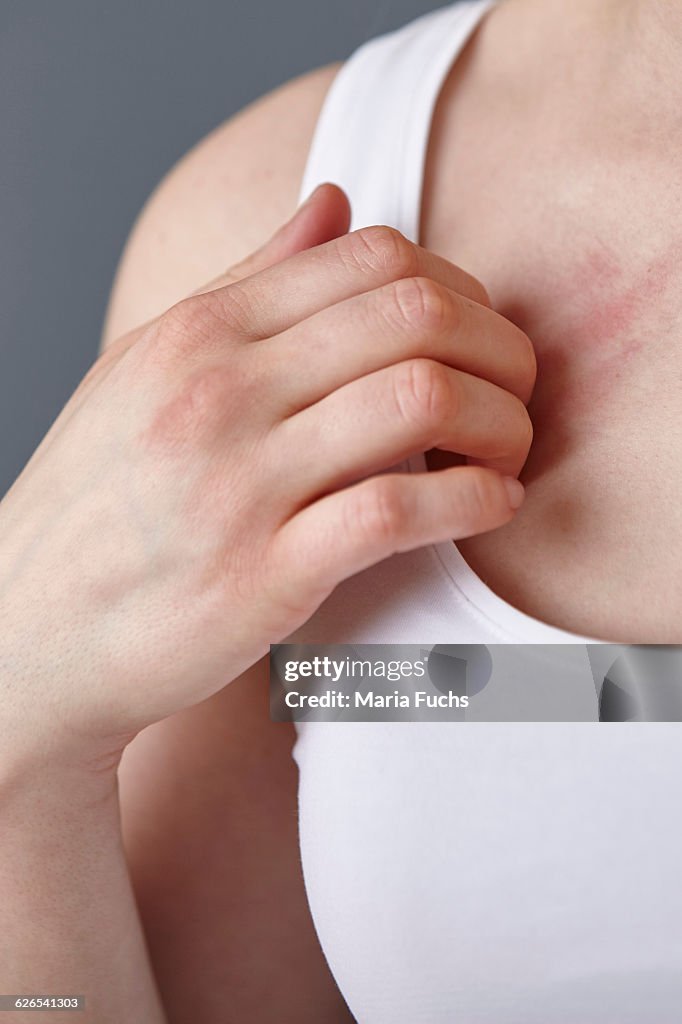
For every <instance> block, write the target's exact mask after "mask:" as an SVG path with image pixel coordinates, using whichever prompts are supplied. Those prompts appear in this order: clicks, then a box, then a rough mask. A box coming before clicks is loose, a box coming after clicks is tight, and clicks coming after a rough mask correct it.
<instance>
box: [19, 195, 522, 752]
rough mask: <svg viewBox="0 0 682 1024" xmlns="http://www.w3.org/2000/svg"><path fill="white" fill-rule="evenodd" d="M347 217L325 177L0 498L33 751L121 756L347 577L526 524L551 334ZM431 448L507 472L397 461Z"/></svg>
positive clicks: (116, 375) (123, 355)
mask: <svg viewBox="0 0 682 1024" xmlns="http://www.w3.org/2000/svg"><path fill="white" fill-rule="evenodd" d="M348 223H349V207H348V201H347V198H346V196H345V194H344V193H343V192H342V191H341V190H340V189H339V188H338V187H336V186H334V185H331V184H327V185H324V186H322V187H321V188H320V189H318V190H317V191H316V193H315V194H314V197H313V198H312V200H311V201H310V202H309V203H308V204H307V205H305V206H304V207H302V208H301V209H300V210H299V211H298V212H297V214H296V215H295V216H294V218H293V219H292V221H290V222H289V223H288V224H287V225H285V226H284V228H282V229H280V231H279V232H278V233H277V234H276V235H275V236H274V237H273V238H272V239H271V240H270V241H269V242H268V243H267V244H266V245H265V246H264V247H263V248H262V249H260V250H258V251H257V252H256V253H254V254H253V255H252V256H251V257H249V258H248V259H247V260H246V261H244V263H242V264H240V265H239V266H237V267H234V268H232V270H231V271H229V272H228V273H227V274H226V275H224V277H223V278H221V279H218V280H217V281H214V282H213V283H212V284H211V285H209V286H207V288H206V289H204V290H202V291H200V292H198V293H195V294H194V295H193V296H190V297H189V298H187V299H185V300H183V301H181V302H179V303H177V304H176V305H175V306H173V307H172V308H171V309H169V310H168V311H167V312H166V313H164V314H163V315H162V316H160V317H159V318H158V319H156V320H154V321H153V322H151V323H149V324H146V325H145V326H143V327H142V328H140V329H138V330H136V331H134V332H132V333H131V334H129V335H127V336H126V337H124V338H122V339H120V340H119V341H118V342H116V343H115V344H114V345H113V346H112V347H111V348H110V349H109V350H107V351H106V352H105V354H104V355H103V356H102V357H101V358H100V359H98V360H97V362H96V363H95V364H94V366H93V367H92V368H91V370H90V371H89V372H88V374H87V375H86V377H85V378H84V379H83V381H82V382H81V384H80V385H79V387H78V388H77V389H76V391H75V392H74V394H73V396H72V397H71V399H70V400H69V402H68V403H67V405H66V406H65V408H64V409H63V411H62V412H61V414H60V415H59V417H58V418H57V420H56V421H55V423H54V424H53V426H52V427H51V429H50V430H49V432H48V433H47V435H46V436H45V438H44V440H43V441H42V443H41V444H40V446H39V448H38V449H37V451H36V452H35V454H34V456H33V457H32V459H31V460H30V462H29V463H28V465H27V466H26V468H25V470H24V472H23V473H22V474H21V476H20V477H19V479H18V480H17V482H16V483H15V485H14V486H13V487H12V489H11V490H10V491H9V493H8V494H7V496H6V497H5V499H4V500H3V502H2V503H1V504H0V538H1V540H0V629H1V632H0V671H1V673H2V675H1V679H2V683H1V685H2V686H3V695H4V696H3V706H2V709H1V710H0V727H2V728H3V730H4V735H9V734H11V735H12V736H13V740H12V743H13V748H14V749H15V751H16V750H17V749H21V750H25V751H26V756H27V757H31V758H34V759H35V757H36V756H42V757H44V758H45V760H46V763H47V762H48V761H49V759H50V758H54V757H56V756H57V755H58V754H59V756H61V755H63V754H65V753H68V754H69V755H70V756H71V755H74V754H77V753H78V752H79V751H80V752H83V753H85V751H86V750H87V751H88V752H90V753H92V756H93V758H96V757H99V756H100V755H101V756H102V757H104V756H105V753H106V754H110V755H111V757H112V758H113V759H114V760H115V758H116V756H119V755H120V752H121V751H122V749H123V748H124V746H125V745H126V743H127V742H128V741H129V740H130V739H132V737H133V736H134V735H135V734H136V733H137V732H138V731H139V730H140V729H141V728H143V727H145V726H146V725H148V724H151V723H152V722H154V721H157V720H160V719H161V718H164V717H166V716H167V715H169V714H172V713H173V712H175V711H178V710H180V709H182V708H184V707H188V706H190V705H192V704H196V703H198V702H199V701H201V700H203V699H205V698H207V697H209V696H210V695H212V694H213V693H215V692H216V691H217V690H219V689H220V688H222V687H223V686H224V685H225V684H226V683H227V682H229V681H230V680H231V679H233V678H235V677H236V676H237V675H239V674H240V673H241V672H242V671H244V670H245V669H246V668H248V667H249V666H250V665H251V664H253V663H254V662H255V661H257V660H258V659H259V658H260V657H262V656H263V655H264V654H265V653H267V650H268V645H269V644H271V643H276V642H278V641H280V640H282V639H283V638H285V637H286V636H287V635H288V634H289V633H290V632H292V631H293V630H294V629H296V628H297V627H298V626H300V625H301V624H302V623H303V622H305V621H306V620H307V619H308V618H309V617H310V616H311V615H312V614H313V612H314V611H315V610H316V608H317V607H318V606H319V605H320V603H321V602H322V601H323V600H324V599H325V598H326V597H327V596H328V595H329V594H330V593H331V591H332V590H333V589H334V587H335V586H336V585H337V584H338V583H339V582H340V581H341V580H343V579H344V578H346V577H348V576H351V575H353V574H354V573H357V572H358V571H360V570H362V569H364V568H366V567H368V566H370V565H372V564H374V563H376V562H378V561H380V560H382V559H384V558H386V557H387V556H389V555H391V554H393V553H394V552H397V551H404V550H407V549H411V548H417V547H420V546H423V545H425V544H428V543H433V542H439V541H443V540H446V539H449V538H452V539H456V538H461V537H465V536H469V535H471V534H475V533H481V532H484V531H487V530H491V529H495V528H496V527H499V526H501V525H503V524H504V523H506V522H508V521H509V520H510V519H511V518H512V517H513V515H514V514H515V513H514V509H513V508H512V505H511V504H510V500H509V493H508V490H507V487H506V486H505V483H504V481H503V476H502V475H501V474H509V475H511V476H515V475H517V474H518V473H519V472H520V470H521V468H522V466H523V464H524V462H525V460H526V457H527V454H528V450H529V446H530V441H531V436H532V428H531V425H530V421H529V418H528V414H527V411H526V408H525V405H526V403H527V401H528V399H529V397H530V394H531V391H532V388H533V384H534V379H535V359H534V356H533V350H532V346H531V344H530V342H529V340H528V338H527V337H526V336H525V335H524V334H523V333H522V332H521V331H520V330H519V329H518V328H516V327H515V326H514V325H513V324H511V323H510V322H509V321H507V320H506V319H504V318H503V317H501V316H500V315H498V314H497V313H495V312H493V310H492V309H491V308H490V306H489V301H488V298H487V295H486V292H485V290H484V289H483V287H482V286H481V285H480V284H479V283H478V282H477V281H476V280H474V279H473V278H472V277H470V276H469V275H468V274H466V273H465V272H464V271H462V270H460V269H458V268H457V267H455V266H454V265H453V264H451V263H450V262H448V261H447V260H445V259H442V258H440V257H438V256H436V255H435V254H432V253H430V252H428V251H427V250H425V249H423V248H420V247H419V246H417V245H414V244H412V243H410V242H408V241H407V240H406V239H405V238H404V237H403V236H402V235H401V234H399V233H398V232H397V231H395V230H393V229H391V228H388V227H384V226H376V227H370V228H367V229H364V230H361V231H358V232H353V233H350V234H349V233H347V232H348ZM430 448H442V449H445V450H447V451H452V452H458V453H461V454H463V455H465V456H468V457H470V458H471V459H475V460H477V462H478V463H483V464H477V465H468V466H457V467H454V468H451V469H448V470H443V471H439V472H430V473H424V474H405V473H395V472H394V473H386V472H384V471H385V470H386V469H388V468H390V467H391V466H393V465H394V464H395V463H396V462H398V461H400V460H402V459H404V458H406V457H407V456H408V455H410V454H413V453H415V452H419V451H425V450H427V449H430ZM512 484H513V482H512ZM517 487H518V489H519V490H520V491H521V493H522V488H521V485H520V484H518V482H517ZM512 489H513V486H512Z"/></svg>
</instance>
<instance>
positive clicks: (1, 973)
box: [0, 741, 166, 1024]
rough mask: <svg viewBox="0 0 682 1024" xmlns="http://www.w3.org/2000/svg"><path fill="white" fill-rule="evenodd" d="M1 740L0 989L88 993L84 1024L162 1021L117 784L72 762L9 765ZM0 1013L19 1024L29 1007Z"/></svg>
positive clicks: (60, 1015) (55, 1016)
mask: <svg viewBox="0 0 682 1024" xmlns="http://www.w3.org/2000/svg"><path fill="white" fill-rule="evenodd" d="M3 747H4V749H3V757H2V763H1V764H0V893H1V902H2V929H1V930H0V992H2V993H6V994H28V993H34V994H36V995H38V994H39V995H60V994H61V995H81V996H84V997H85V1013H84V1014H80V1013H79V1014H78V1015H77V1017H78V1019H79V1020H82V1021H83V1024H85V1022H92V1024H95V1022H97V1024H120V1022H121V1021H124V1020H126V1021H132V1020H139V1021H144V1022H145V1024H164V1022H165V1021H166V1016H165V1014H164V1011H163V1009H162V1007H161V1003H160V1000H159V996H158V992H157V989H156V985H155V982H154V980H153V977H152V972H151V970H150V966H149V960H148V956H147V950H146V948H145V943H144V939H143V935H142V929H141V927H140V921H139V917H138V913H137V909H136V906H135V900H134V898H133V893H132V889H131V884H130V879H129V875H128V869H127V865H126V861H125V857H124V853H123V845H122V841H121V830H120V821H119V811H118V795H117V792H116V787H115V782H113V781H112V778H111V776H110V775H109V774H108V773H106V774H103V775H100V774H99V773H97V772H86V771H84V770H80V769H76V768H72V767H63V768H56V767H55V766H54V765H50V767H49V768H48V766H47V765H46V766H44V768H41V769H40V770H37V771H30V772H29V771H27V770H25V769H24V768H17V769H16V770H15V769H13V768H12V767H11V765H10V757H9V754H8V748H9V743H7V742H5V741H3ZM67 1016H68V1014H67ZM2 1017H3V1020H6V1021H7V1024H14V1022H17V1024H18V1022H21V1021H25V1019H26V1012H24V1011H17V1012H13V1011H10V1012H8V1013H3V1014H2ZM64 1018H65V1012H63V1011H57V1010H55V1011H50V1010H48V1011H44V1012H42V1013H41V1020H44V1021H46V1022H48V1024H49V1022H50V1021H63V1020H64ZM69 1019H71V1018H70V1017H69ZM74 1019H75V1018H74Z"/></svg>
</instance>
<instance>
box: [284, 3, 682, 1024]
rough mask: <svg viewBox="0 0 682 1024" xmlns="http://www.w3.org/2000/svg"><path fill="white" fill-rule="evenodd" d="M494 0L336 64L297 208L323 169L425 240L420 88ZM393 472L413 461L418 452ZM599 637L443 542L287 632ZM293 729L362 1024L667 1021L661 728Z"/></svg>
mask: <svg viewBox="0 0 682 1024" xmlns="http://www.w3.org/2000/svg"><path fill="white" fill-rule="evenodd" d="M490 6H491V2H490V0H483V2H470V3H458V4H451V5H449V6H447V7H443V8H439V9H437V10H434V11H432V12H430V13H429V14H426V15H423V16H421V17H419V18H416V19H415V20H413V21H411V22H410V23H408V24H407V25H404V26H403V27H401V28H400V29H398V30H396V31H392V32H390V33H386V34H384V35H382V36H378V37H376V38H374V39H371V40H370V41H369V42H366V43H365V44H364V45H362V46H361V47H360V48H359V49H357V50H356V51H355V52H354V53H353V54H352V55H351V57H350V59H349V60H348V61H347V62H346V63H345V64H344V65H343V66H342V68H341V69H340V71H339V72H338V74H337V76H336V78H335V79H334V81H333V83H332V86H331V89H330V90H329V92H328V94H327V96H326V98H325V102H324V104H323V106H322V109H321V112H320V117H319V121H318V123H317V126H316V131H315V135H314V138H313V141H312V145H311V149H310V153H309V157H308V162H307V166H306V169H305V174H304V178H303V181H302V184H301V190H300V197H301V199H303V198H305V197H306V196H307V195H308V194H309V193H310V192H311V191H312V189H313V188H314V187H315V186H316V185H317V184H319V183H320V182H322V181H334V182H337V183H338V184H339V185H341V186H342V187H343V188H344V189H345V190H346V192H347V194H348V196H349V198H350V201H351V204H352V215H353V216H352V223H351V230H355V229H356V228H358V227H362V226H364V225H369V224H380V223H383V224H391V225H393V226H395V227H397V228H398V229H399V230H400V231H402V232H403V233H404V234H405V235H406V236H407V237H408V238H410V239H412V240H413V241H418V239H419V211H420V206H421V190H422V178H423V168H424V160H425V154H426V149H427V143H428V137H429V129H430V125H431V119H432V113H433V109H434V106H435V102H436V100H437V98H438V95H439V92H440V89H441V87H442V84H443V82H444V79H445V77H446V75H447V72H448V70H449V69H450V67H451V65H452V63H453V61H454V59H455V58H456V56H457V54H458V53H459V52H460V51H461V49H462V47H463V45H464V43H465V42H466V40H467V38H468V37H469V35H470V33H471V32H472V30H473V29H474V27H475V26H476V25H477V23H478V22H479V20H480V18H481V16H482V15H483V14H484V13H485V11H486V10H488V8H489V7H490ZM393 468H396V467H393ZM397 468H399V469H402V470H404V471H425V470H426V468H427V467H426V464H425V461H424V456H423V455H419V456H417V457H414V458H412V459H409V460H407V461H405V462H401V463H398V464H397ZM596 639H597V638H591V637H584V636H579V635H577V634H573V633H568V632H565V631H563V630H560V629H557V628H555V627H553V626H550V625H548V624H546V623H543V622H540V621H538V620H536V619H534V618H532V617H530V616H528V615H526V614H525V613H523V612H521V611H519V610H518V609H516V608H514V607H512V606H511V605H510V604H508V603H507V602H506V601H504V600H502V599H501V598H500V597H498V596H497V595H496V594H495V593H494V592H493V591H492V590H490V588H489V587H488V586H487V585H486V584H485V583H484V582H483V581H482V580H481V579H480V578H479V577H478V576H477V575H476V574H475V573H474V572H473V570H472V569H471V568H470V567H469V565H468V564H467V563H466V562H465V560H464V558H463V557H462V556H461V554H460V553H459V551H458V549H457V547H456V546H455V544H454V543H453V542H445V543H442V544H435V545H429V546H428V547H425V548H422V549H420V550H418V551H413V552H407V553H403V554H398V555H395V556H393V557H391V558H389V559H386V560H384V561H383V562H381V563H380V564H379V565H377V566H374V567H372V568H371V569H368V570H365V571H364V572H361V573H359V574H357V575H356V576H354V577H352V578H351V579H349V580H347V581H345V582H344V583H343V584H341V585H340V586H339V587H337V588H336V590H335V591H334V593H333V594H332V595H331V596H330V597H329V598H328V599H327V600H326V601H325V602H324V603H323V605H322V606H321V607H320V609H319V610H318V611H317V612H316V614H315V615H314V616H313V617H312V618H311V619H310V620H309V621H308V622H307V623H306V624H305V625H304V626H303V627H301V628H300V629H298V630H296V631H295V632H294V633H293V634H291V635H290V636H289V637H287V638H286V642H288V643H325V644H326V643H329V644H334V643H375V644H392V643H419V644H421V643H423V644H425V645H433V644H441V643H446V644H447V643H481V644H487V643H542V644H545V643H561V644H570V643H574V644H581V643H585V642H589V641H595V640H596ZM589 685H591V686H592V687H593V686H594V683H593V682H592V679H591V677H590V680H589ZM296 728H297V741H296V745H295V748H294V757H295V760H296V762H297V764H298V767H299V770H300V782H299V829H300V844H301V856H302V863H303V872H304V878H305V884H306V890H307V894H308V900H309V903H310V909H311V913H312V917H313V921H314V923H315V927H316V929H317V933H318V936H319V939H320V943H321V945H322V949H323V951H324V953H325V956H326V958H327V960H328V963H329V966H330V968H331V971H332V973H333V975H334V977H335V979H336V981H337V983H338V986H339V988H340V990H341V992H342V993H343V995H344V997H345V998H346V1001H347V1002H348V1005H349V1007H350V1009H351V1011H352V1013H353V1014H354V1016H355V1017H356V1019H357V1020H358V1021H359V1022H360V1024H441V1022H442V1024H474V1022H475V1024H673V1022H680V1021H682V871H681V865H682V828H681V826H680V798H679V790H680V783H681V782H682V730H681V729H680V727H679V726H678V725H677V724H676V723H655V722H650V723H636V724H634V723H631V724H629V725H628V724H624V723H596V722H595V723H591V722H570V723H561V722H550V723H532V722H530V723H522V722H515V723H500V722H469V723H466V724H463V723H459V724H458V723H447V722H444V723H427V722H408V723H400V722H348V721H346V722H306V723H298V724H297V726H296Z"/></svg>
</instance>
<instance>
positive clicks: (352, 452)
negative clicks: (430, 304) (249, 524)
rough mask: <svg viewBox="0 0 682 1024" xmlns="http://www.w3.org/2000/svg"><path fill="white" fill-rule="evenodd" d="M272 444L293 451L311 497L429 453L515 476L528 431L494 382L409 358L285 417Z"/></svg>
mask: <svg viewBox="0 0 682 1024" xmlns="http://www.w3.org/2000/svg"><path fill="white" fill-rule="evenodd" d="M274 439H275V444H276V445H277V450H278V451H289V452H292V451H293V452H296V469H295V473H296V488H297V489H299V490H300V493H303V494H305V495H306V496H313V495H319V494H320V493H322V492H324V491H328V490H331V489H332V488H337V487H342V486H345V485H346V484H348V483H350V482H351V481H355V480H358V479H360V478H361V477H364V476H366V475H368V474H370V473H376V472H379V471H381V470H385V469H387V468H388V467H390V466H393V465H395V464H396V463H397V462H400V461H402V460H403V459H405V458H407V457H408V456H410V455H414V454H415V453H417V452H423V451H426V450H428V449H430V448H441V449H443V450H445V451H450V452H458V453H460V454H462V455H472V456H475V457H476V458H478V459H480V460H484V462H485V465H486V466H488V467H490V468H493V469H496V470H499V471H500V472H502V473H505V474H508V475H510V476H516V475H517V474H518V473H520V472H521V469H522V467H523V464H524V463H525V461H526V458H527V457H528V451H529V448H530V443H531V439H532V426H531V422H530V419H529V416H528V411H527V409H526V407H525V406H524V404H523V402H521V401H520V400H519V399H518V398H517V397H516V396H515V395H512V394H510V393H509V392H508V391H505V390H504V389H503V388H500V387H498V386H497V385H496V384H491V383H490V382H489V381H486V380H482V379H481V378H480V377H474V376H472V375H471V374H468V373H463V372H461V371H460V370H453V369H452V368H450V367H447V366H444V365H443V364H442V363H436V362H434V361H433V360H430V359H412V360H408V361H406V362H404V363H398V364H396V365H395V366H391V367H388V368H387V369H382V370H377V371H376V372H375V373H370V374H367V375H366V376H365V377H360V378H359V379H358V380H355V381H352V382H351V383H350V384H346V385H344V386H343V387H341V388H339V389H338V390H336V391H334V392H332V394H330V395H328V396H327V397H326V398H323V399H322V400H321V401H320V402H317V403H316V404H315V405H311V406H308V408H307V409H304V410H302V411H301V412H299V413H296V414H295V415H293V416H291V417H289V418H288V419H285V420H283V421H282V422H280V423H279V424H278V425H277V426H276V427H275V428H274ZM311 439H313V443H312V444H311V443H310V442H311ZM282 471H283V472H286V474H287V479H286V481H285V480H284V479H283V480H282V486H283V487H284V486H285V484H287V485H288V486H289V487H290V486H291V481H290V473H291V463H290V461H289V460H287V463H286V466H283V467H282Z"/></svg>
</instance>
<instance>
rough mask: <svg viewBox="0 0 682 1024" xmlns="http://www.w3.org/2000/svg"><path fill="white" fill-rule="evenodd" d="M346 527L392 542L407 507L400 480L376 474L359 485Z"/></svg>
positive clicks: (403, 525) (385, 541) (398, 532)
mask: <svg viewBox="0 0 682 1024" xmlns="http://www.w3.org/2000/svg"><path fill="white" fill-rule="evenodd" d="M351 520H352V521H351V522H350V523H349V527H350V529H351V531H352V532H353V534H357V532H358V531H359V532H360V533H361V535H362V536H364V537H366V538H368V539H370V540H372V541H377V540H378V541H380V542H383V543H384V544H388V545H391V544H393V543H396V542H397V541H398V539H399V538H400V536H401V534H402V533H403V531H404V529H405V526H406V522H407V510H406V508H405V502H404V501H403V495H402V491H401V489H400V487H399V482H398V481H397V480H396V479H395V478H393V477H387V476H379V477H375V478H374V479H373V480H371V481H369V482H368V483H366V484H364V485H363V486H361V487H358V488H357V490H356V493H355V502H354V503H353V507H352V509H351Z"/></svg>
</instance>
